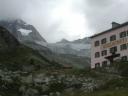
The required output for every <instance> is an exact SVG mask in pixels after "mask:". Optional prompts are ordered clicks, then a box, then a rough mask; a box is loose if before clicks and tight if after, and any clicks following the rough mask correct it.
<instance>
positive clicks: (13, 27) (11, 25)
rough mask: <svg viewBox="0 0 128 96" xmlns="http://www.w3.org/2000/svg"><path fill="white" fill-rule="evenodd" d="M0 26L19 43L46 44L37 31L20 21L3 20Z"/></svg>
mask: <svg viewBox="0 0 128 96" xmlns="http://www.w3.org/2000/svg"><path fill="white" fill-rule="evenodd" d="M0 26H3V27H5V28H7V29H8V30H9V31H10V32H11V33H12V35H14V36H15V38H17V39H18V40H19V41H20V42H26V41H29V42H35V43H36V42H46V40H45V39H44V38H43V37H42V36H41V35H40V33H39V32H38V31H37V29H36V28H35V27H34V26H33V25H30V24H27V23H26V22H25V21H23V20H22V19H16V20H7V21H6V20H3V21H0Z"/></svg>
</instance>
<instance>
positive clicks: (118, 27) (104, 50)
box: [91, 22, 128, 68]
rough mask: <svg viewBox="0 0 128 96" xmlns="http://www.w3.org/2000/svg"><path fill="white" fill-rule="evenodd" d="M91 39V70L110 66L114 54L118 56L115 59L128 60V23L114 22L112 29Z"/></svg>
mask: <svg viewBox="0 0 128 96" xmlns="http://www.w3.org/2000/svg"><path fill="white" fill-rule="evenodd" d="M91 39H92V40H91V68H95V67H105V66H107V65H109V64H110V62H111V56H113V55H112V53H113V54H114V53H115V54H117V57H116V58H114V59H122V60H127V58H128V22H126V23H123V24H118V23H115V22H113V23H112V28H111V29H109V30H106V31H104V32H101V33H98V34H95V35H94V36H92V37H91ZM106 58H107V59H106ZM108 58H109V59H108Z"/></svg>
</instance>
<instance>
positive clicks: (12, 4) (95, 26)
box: [0, 0, 128, 43]
mask: <svg viewBox="0 0 128 96" xmlns="http://www.w3.org/2000/svg"><path fill="white" fill-rule="evenodd" d="M127 4H128V1H127V0H118V1H117V0H10V1H9V0H0V20H13V19H23V20H24V21H25V22H27V23H29V24H32V25H34V26H35V27H36V28H37V30H38V31H39V32H40V34H41V35H42V36H43V37H44V38H45V39H46V40H47V41H48V42H51V43H53V42H57V41H60V40H61V39H63V38H65V39H67V40H75V39H80V38H84V37H88V36H91V35H93V34H95V33H98V32H102V31H103V30H106V29H108V28H111V25H110V24H111V22H112V21H115V22H118V23H123V22H126V21H127V20H128V12H127V8H128V7H127Z"/></svg>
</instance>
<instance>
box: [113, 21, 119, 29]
mask: <svg viewBox="0 0 128 96" xmlns="http://www.w3.org/2000/svg"><path fill="white" fill-rule="evenodd" d="M119 25H120V24H119V23H116V22H112V28H115V27H118V26H119Z"/></svg>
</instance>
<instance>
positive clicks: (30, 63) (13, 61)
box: [0, 27, 60, 71]
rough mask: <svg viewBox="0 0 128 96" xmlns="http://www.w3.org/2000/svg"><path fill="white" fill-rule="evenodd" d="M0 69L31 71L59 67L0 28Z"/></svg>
mask: <svg viewBox="0 0 128 96" xmlns="http://www.w3.org/2000/svg"><path fill="white" fill-rule="evenodd" d="M0 67H1V68H3V69H4V68H5V69H7V70H26V71H31V70H36V69H37V70H39V69H41V68H42V69H44V68H45V69H46V68H51V67H54V68H56V67H60V65H59V64H58V63H56V62H53V61H49V60H48V59H47V58H46V57H44V56H43V55H40V54H39V53H38V52H37V51H34V50H33V49H31V48H29V47H26V46H24V45H22V44H20V43H19V42H18V40H17V39H16V38H15V37H14V36H13V35H12V34H10V32H9V31H8V30H6V29H5V28H3V27H0Z"/></svg>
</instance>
